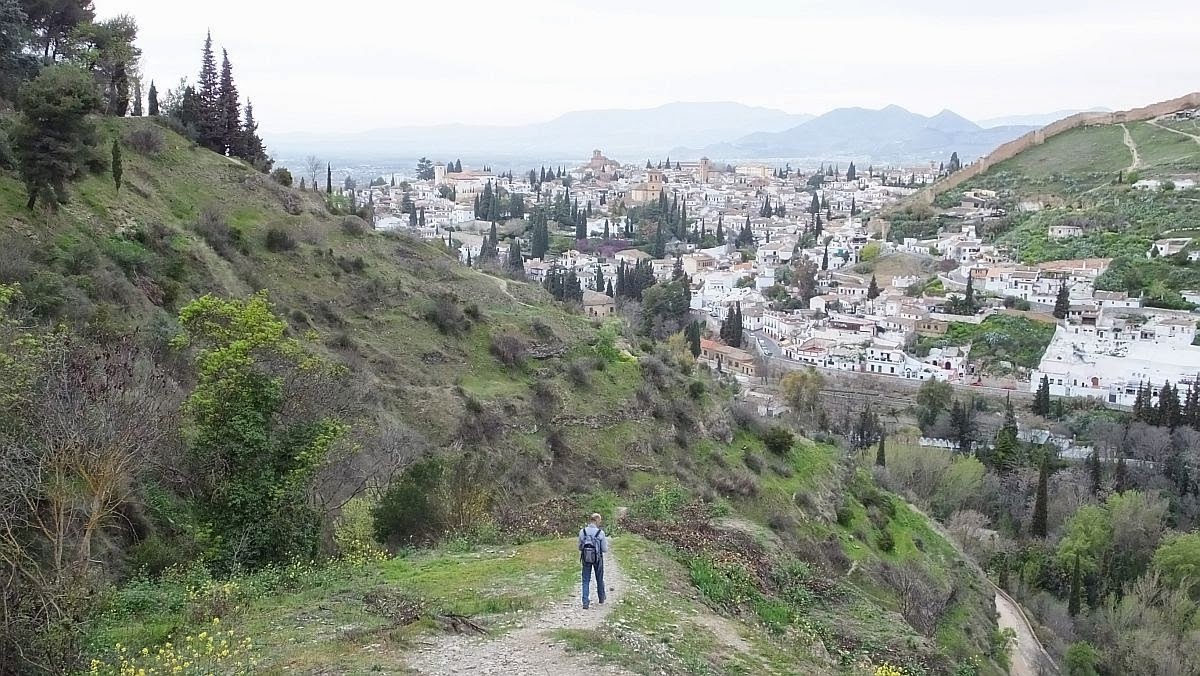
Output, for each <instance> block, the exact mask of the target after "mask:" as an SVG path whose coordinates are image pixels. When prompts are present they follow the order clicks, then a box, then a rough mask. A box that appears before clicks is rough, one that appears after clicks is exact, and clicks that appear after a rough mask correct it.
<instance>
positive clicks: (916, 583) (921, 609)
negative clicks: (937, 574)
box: [878, 561, 958, 636]
mask: <svg viewBox="0 0 1200 676" xmlns="http://www.w3.org/2000/svg"><path fill="white" fill-rule="evenodd" d="M878 575H879V578H880V580H882V581H883V583H884V584H886V585H888V586H889V587H891V588H892V589H894V590H895V591H896V597H897V600H898V601H899V602H900V614H901V615H903V616H904V619H905V621H907V622H908V623H909V624H910V625H911V626H912V628H913V629H916V630H917V631H919V632H921V633H922V634H924V635H925V636H933V635H934V633H935V632H936V631H937V625H938V621H940V620H941V618H942V615H944V614H945V613H946V609H947V608H949V607H950V606H951V605H952V604H953V603H954V600H955V599H956V598H957V597H958V590H957V589H955V588H954V587H951V588H950V589H949V590H946V589H944V588H943V587H941V586H940V585H939V584H938V583H937V581H935V580H934V579H933V578H931V577H930V576H929V575H928V574H927V573H926V572H925V571H923V570H921V568H920V567H919V566H918V565H917V564H915V563H911V562H909V563H901V564H894V563H890V562H886V561H885V562H883V563H882V564H881V565H880V567H879V571H878Z"/></svg>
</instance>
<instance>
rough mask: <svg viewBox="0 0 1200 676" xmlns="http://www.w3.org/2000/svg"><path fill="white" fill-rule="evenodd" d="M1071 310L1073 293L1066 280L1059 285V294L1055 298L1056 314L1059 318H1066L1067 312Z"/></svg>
mask: <svg viewBox="0 0 1200 676" xmlns="http://www.w3.org/2000/svg"><path fill="white" fill-rule="evenodd" d="M1070 311H1071V293H1070V291H1068V289H1067V282H1066V281H1065V280H1064V281H1063V282H1062V283H1061V284H1059V285H1058V296H1056V297H1055V299H1054V316H1055V318H1057V319H1066V318H1067V313H1069V312H1070Z"/></svg>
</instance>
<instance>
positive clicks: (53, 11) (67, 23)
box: [21, 0, 96, 62]
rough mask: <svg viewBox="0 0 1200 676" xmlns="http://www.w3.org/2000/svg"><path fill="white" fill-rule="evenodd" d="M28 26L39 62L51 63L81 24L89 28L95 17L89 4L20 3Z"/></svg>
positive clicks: (81, 0) (63, 0) (76, 0)
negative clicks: (36, 49) (36, 47)
mask: <svg viewBox="0 0 1200 676" xmlns="http://www.w3.org/2000/svg"><path fill="white" fill-rule="evenodd" d="M21 4H22V5H23V7H24V8H25V14H26V18H27V20H28V22H29V26H30V27H31V28H32V29H33V34H34V36H35V38H36V43H37V45H38V46H40V47H41V51H42V59H43V60H44V61H47V62H49V61H53V60H54V59H52V58H51V57H56V56H58V54H59V52H60V51H62V50H61V49H60V48H61V47H63V46H65V44H66V43H68V42H69V41H70V40H71V38H72V34H73V33H74V32H75V29H76V27H78V26H79V25H80V24H84V25H86V24H89V23H91V22H92V20H93V19H95V17H96V10H95V8H94V7H93V6H92V0H56V1H47V0H22V3H21Z"/></svg>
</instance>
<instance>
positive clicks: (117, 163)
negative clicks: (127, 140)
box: [112, 138, 125, 192]
mask: <svg viewBox="0 0 1200 676" xmlns="http://www.w3.org/2000/svg"><path fill="white" fill-rule="evenodd" d="M124 171H125V167H124V166H123V165H122V162H121V139H119V138H115V139H113V142H112V179H113V185H114V186H116V188H117V192H121V174H123V173H124Z"/></svg>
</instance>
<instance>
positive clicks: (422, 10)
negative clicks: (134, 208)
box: [95, 0, 1200, 134]
mask: <svg viewBox="0 0 1200 676" xmlns="http://www.w3.org/2000/svg"><path fill="white" fill-rule="evenodd" d="M95 2H96V8H97V12H98V14H99V15H100V16H102V17H107V16H113V15H116V14H121V13H130V14H133V15H134V16H135V17H136V18H137V20H138V23H139V25H140V39H139V42H140V45H141V47H142V50H143V51H144V55H145V57H144V70H145V72H146V75H147V77H150V78H153V79H155V80H156V81H157V83H158V86H159V88H160V91H164V90H165V89H167V88H168V87H171V86H174V84H175V83H177V82H178V81H179V78H180V77H181V76H184V75H186V76H188V77H189V78H191V79H193V80H194V79H195V74H196V72H197V71H198V70H199V54H200V47H201V43H202V42H203V39H204V31H205V29H211V30H212V33H213V39H214V41H215V42H216V44H217V45H218V46H219V47H224V48H226V49H228V50H229V54H230V58H231V60H232V62H233V66H234V73H235V76H236V79H237V83H238V85H239V87H240V89H241V93H242V94H243V96H246V95H248V96H249V97H250V98H251V99H253V101H254V106H255V113H256V116H257V117H258V118H259V120H260V123H261V125H262V127H263V130H264V131H265V132H267V133H268V134H270V133H281V132H290V131H305V130H324V131H330V130H332V129H334V128H338V127H340V128H342V129H344V130H347V131H361V130H367V129H374V128H379V127H389V126H402V125H408V124H437V123H449V122H463V123H472V124H474V123H499V124H515V123H523V122H537V121H542V120H545V119H549V118H551V117H554V116H555V115H558V114H560V113H563V112H567V111H570V110H581V109H592V108H640V107H650V106H655V105H659V104H662V103H667V102H671V101H738V102H741V103H746V104H751V105H761V106H769V107H773V108H780V109H783V110H787V111H789V112H794V113H822V112H825V111H827V110H829V109H831V108H836V107H840V106H866V107H872V108H877V107H881V106H884V105H886V104H889V103H896V104H899V105H901V106H904V107H906V108H908V109H910V110H914V111H916V112H920V113H925V114H932V113H935V112H937V111H938V110H941V109H942V108H951V109H953V110H955V111H956V112H958V113H961V114H963V115H965V116H967V117H969V118H973V119H981V118H987V117H994V116H1000V115H1009V114H1022V113H1040V112H1050V111H1053V110H1057V109H1062V108H1088V107H1092V106H1106V107H1109V108H1114V109H1120V108H1128V107H1133V106H1138V105H1143V104H1145V103H1150V102H1153V101H1157V100H1161V99H1166V98H1173V97H1175V96H1179V95H1181V94H1184V93H1186V92H1189V91H1192V90H1195V89H1200V42H1197V40H1196V26H1195V23H1194V22H1193V21H1190V20H1181V19H1180V15H1179V11H1180V9H1182V8H1183V6H1184V5H1185V3H1183V2H1179V1H1168V2H1164V3H1132V4H1131V3H1129V2H1126V1H1122V2H1112V1H1110V0H1091V1H1083V0H997V1H995V2H988V3H987V4H986V6H981V5H983V3H981V2H979V1H978V0H971V1H968V2H963V1H962V0H928V1H921V0H916V1H915V2H909V3H899V2H895V1H894V0H853V1H847V2H841V3H839V2H836V1H832V0H829V1H825V2H808V1H807V0H771V1H766V0H749V1H742V2H733V1H732V0H645V1H642V2H633V1H630V0H586V1H584V0H544V1H539V2H526V1H523V0H508V1H505V0H487V1H483V2H480V1H476V0H449V1H447V2H432V1H430V0H372V1H370V2H320V3H317V2H307V1H305V0H291V1H289V2H281V1H279V0H238V1H235V0H205V1H203V2H179V1H177V0H95ZM1185 14H1186V12H1185ZM219 58H220V56H219V52H218V59H219Z"/></svg>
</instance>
